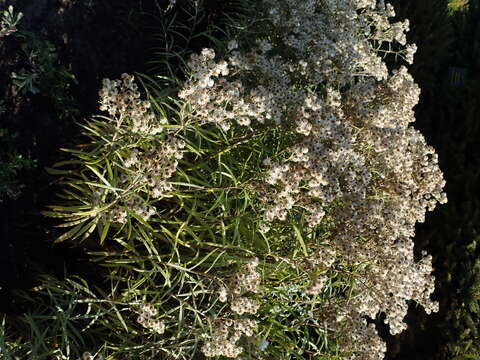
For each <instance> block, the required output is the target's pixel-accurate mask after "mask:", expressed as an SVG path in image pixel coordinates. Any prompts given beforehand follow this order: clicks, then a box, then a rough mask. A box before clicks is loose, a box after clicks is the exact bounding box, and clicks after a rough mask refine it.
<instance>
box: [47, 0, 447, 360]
mask: <svg viewBox="0 0 480 360" xmlns="http://www.w3.org/2000/svg"><path fill="white" fill-rule="evenodd" d="M249 6H250V8H251V11H252V12H251V14H250V15H249V16H246V17H245V18H244V19H243V20H238V23H234V24H233V27H232V28H235V29H243V30H242V31H238V30H235V31H233V32H232V33H230V37H229V38H228V39H227V40H226V41H225V44H224V46H223V48H220V49H217V51H216V50H214V49H211V48H206V49H203V50H202V51H201V52H200V54H194V55H192V56H191V57H190V59H189V60H188V61H187V63H186V69H185V70H186V80H185V82H184V83H183V84H182V86H181V87H180V88H179V89H178V92H177V97H175V98H172V97H165V96H164V97H160V98H157V99H156V100H155V99H154V97H153V96H149V97H148V100H140V98H141V95H140V93H139V92H138V89H137V86H136V85H135V83H134V80H133V77H131V76H129V75H124V76H123V78H122V80H113V81H112V80H105V81H104V84H103V88H102V90H101V91H100V105H101V110H102V111H105V112H107V113H108V116H104V117H101V118H100V117H99V118H97V119H96V120H95V121H92V122H90V123H89V124H87V125H86V126H85V127H84V128H85V129H86V130H87V133H88V136H89V139H90V140H91V141H90V142H89V143H88V144H86V145H84V148H85V149H88V152H87V151H85V150H81V149H80V150H74V151H71V152H73V153H74V154H76V156H77V158H78V159H77V160H75V161H73V162H67V163H62V164H60V165H58V166H57V167H61V166H63V165H69V166H78V164H79V163H80V164H81V166H80V170H79V173H76V174H74V172H73V171H72V170H58V169H54V170H55V171H57V172H58V171H60V172H61V173H62V174H63V175H68V176H70V177H71V181H69V182H68V183H67V185H68V186H70V187H71V189H69V190H67V191H66V192H65V194H64V197H67V198H70V199H75V200H76V201H77V203H76V204H75V205H74V206H70V207H65V206H64V207H62V206H52V211H51V212H47V215H50V216H58V217H63V218H66V220H67V222H65V223H64V224H62V226H66V227H73V228H72V229H71V230H69V231H68V232H67V233H65V234H63V235H62V236H61V237H60V240H65V239H72V238H73V239H76V238H86V237H88V236H90V234H92V232H93V231H94V230H95V229H97V230H98V238H99V239H100V243H103V242H104V241H109V243H115V244H118V245H117V246H120V247H121V250H122V251H116V252H113V253H107V254H106V253H104V252H103V253H101V256H103V257H104V258H102V259H103V261H106V263H107V264H108V267H109V269H110V270H109V271H110V272H109V277H110V279H111V280H112V282H115V286H113V288H112V289H113V290H112V295H111V296H112V298H115V299H117V294H115V292H119V293H121V295H120V298H121V299H122V300H121V301H120V300H115V301H118V302H119V303H120V304H122V305H125V304H130V303H131V302H132V301H138V297H140V295H141V296H142V300H141V301H142V303H143V304H146V303H149V304H153V303H155V304H156V305H155V306H158V308H159V309H162V311H163V312H162V314H161V316H159V317H158V318H157V315H160V312H158V314H157V310H155V311H153V310H152V309H153V308H151V306H150V305H143V306H142V307H141V309H140V310H138V309H137V310H135V309H134V310H132V311H133V312H135V311H136V313H137V314H138V316H137V321H136V322H135V321H133V324H132V327H134V328H136V329H138V327H139V326H138V325H141V328H142V331H146V332H150V336H151V337H150V338H149V341H148V343H143V344H142V345H141V346H140V347H138V349H141V351H145V352H146V351H150V350H151V351H154V350H153V349H156V350H155V351H157V352H155V354H157V353H159V354H163V355H165V356H176V357H178V358H184V359H189V358H193V357H194V356H197V355H198V354H197V353H201V354H203V355H201V356H206V357H216V356H223V357H226V358H237V359H241V358H242V357H247V358H248V357H249V356H251V357H254V358H259V359H269V358H274V357H278V358H281V359H289V358H295V357H297V358H299V357H301V356H309V357H310V358H320V357H321V358H325V359H328V358H331V359H338V358H345V359H362V360H370V359H372V360H373V359H382V358H383V356H384V353H385V351H386V345H385V343H384V342H383V340H382V339H381V338H380V337H379V335H378V333H377V330H376V328H375V325H374V324H373V323H372V320H374V319H375V318H376V317H377V315H379V314H381V313H384V314H385V323H386V324H388V326H389V330H390V333H391V334H398V333H401V332H402V331H403V330H404V329H405V328H406V326H407V324H406V323H405V322H404V321H403V320H404V317H405V315H406V312H407V302H408V301H411V300H413V301H415V302H416V303H418V304H420V305H422V306H423V307H424V309H425V310H426V311H427V312H434V311H437V310H438V303H437V302H435V301H432V299H431V298H430V295H431V294H432V292H433V290H434V278H433V276H432V262H431V256H427V255H426V254H423V255H422V258H421V259H419V260H416V259H414V256H413V247H414V244H413V236H414V229H415V224H416V223H417V222H422V221H424V220H425V213H426V211H427V210H429V211H431V210H433V209H434V208H435V206H436V204H437V203H444V202H446V195H445V194H444V193H443V192H442V190H443V187H444V185H445V182H444V180H443V176H442V173H441V171H440V169H439V167H438V159H437V156H436V153H435V151H434V149H433V148H431V147H429V146H428V145H427V144H426V142H425V139H424V138H423V136H422V135H421V133H420V132H419V131H417V130H416V129H414V128H413V127H412V125H411V123H412V122H413V121H414V120H415V119H414V112H413V107H414V106H415V105H416V103H417V102H418V98H419V94H420V90H419V88H418V86H417V85H416V84H415V83H414V81H413V79H412V77H411V76H410V75H409V73H408V70H407V68H406V67H405V66H404V65H400V66H399V67H398V68H396V69H388V68H387V66H386V64H385V63H384V62H383V60H382V57H383V56H385V55H386V54H388V53H390V52H394V53H395V54H396V55H397V56H399V57H400V58H403V59H404V61H406V63H411V62H412V61H413V54H414V52H415V49H416V47H415V45H413V44H407V43H406V35H405V33H406V31H408V26H409V24H408V20H405V21H401V22H396V23H392V22H391V21H390V18H392V17H393V16H394V15H395V13H394V9H393V7H392V6H391V5H389V4H385V3H384V2H383V1H381V0H378V1H376V0H305V1H302V2H296V1H293V0H281V1H272V0H262V1H254V2H253V1H252V2H250V3H249ZM242 21H243V22H242ZM392 46H393V47H394V48H395V49H397V50H395V51H394V50H392ZM147 90H148V89H147ZM149 101H150V102H151V104H153V105H154V106H152V105H151V104H150V102H149ZM159 104H163V105H164V106H162V105H159ZM167 118H168V120H166V119H167ZM77 170H78V168H77ZM109 228H113V229H114V232H112V231H110V230H109ZM108 234H112V235H108ZM97 255H98V254H97ZM112 264H115V265H112ZM119 274H122V275H119ZM147 279H148V280H147ZM125 289H127V290H125ZM132 289H134V290H132ZM125 307H126V308H128V309H130V307H129V306H127V305H125ZM132 311H131V312H132ZM180 324H181V326H180ZM118 331H119V333H121V331H122V330H121V326H119V329H118ZM137 331H140V330H137ZM132 341H133V340H132ZM265 344H267V345H265ZM111 346H112V347H114V344H112V345H111ZM159 349H160V350H159ZM139 351H140V350H139ZM173 354H175V355H173Z"/></svg>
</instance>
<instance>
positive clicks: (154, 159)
mask: <svg viewBox="0 0 480 360" xmlns="http://www.w3.org/2000/svg"><path fill="white" fill-rule="evenodd" d="M184 147H185V141H183V140H180V139H177V138H175V137H173V136H170V137H168V138H166V139H165V140H163V141H162V142H161V143H160V144H159V145H158V146H156V147H153V148H151V149H148V150H146V151H143V152H140V151H139V150H137V149H133V150H132V151H131V152H130V155H129V157H128V158H127V159H125V161H124V165H125V167H127V168H128V169H129V170H130V171H129V172H128V173H127V175H123V176H122V177H121V178H120V184H127V183H128V184H132V183H133V184H145V185H146V186H147V187H148V188H149V189H150V191H151V194H152V197H153V198H154V199H158V198H160V197H161V196H162V195H163V194H164V193H165V192H168V191H172V189H173V186H172V185H171V184H170V183H169V182H168V179H170V178H171V177H172V175H173V174H174V173H175V171H176V170H177V166H178V160H180V159H182V158H183V152H182V149H183V148H184Z"/></svg>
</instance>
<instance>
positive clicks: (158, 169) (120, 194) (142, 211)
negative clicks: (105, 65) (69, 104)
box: [93, 74, 186, 224]
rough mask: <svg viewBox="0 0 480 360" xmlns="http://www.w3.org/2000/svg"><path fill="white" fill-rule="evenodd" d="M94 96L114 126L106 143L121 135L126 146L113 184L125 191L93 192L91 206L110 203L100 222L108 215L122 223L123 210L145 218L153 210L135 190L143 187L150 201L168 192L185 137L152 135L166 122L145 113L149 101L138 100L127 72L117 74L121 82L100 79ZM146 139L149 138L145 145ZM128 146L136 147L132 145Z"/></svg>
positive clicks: (115, 139) (157, 132) (107, 217)
mask: <svg viewBox="0 0 480 360" xmlns="http://www.w3.org/2000/svg"><path fill="white" fill-rule="evenodd" d="M99 95H100V109H101V110H103V111H106V112H108V114H109V116H110V121H111V122H112V123H113V125H114V129H112V130H111V131H112V133H111V134H109V135H110V141H111V143H112V144H113V143H115V141H118V140H119V139H120V138H122V137H126V138H128V140H127V143H128V144H129V146H128V149H127V150H122V151H126V154H125V155H123V156H124V158H123V159H122V162H123V164H122V165H123V167H124V168H123V169H122V171H120V172H119V176H118V181H117V184H115V186H116V187H117V188H119V189H122V190H124V191H122V190H119V191H117V192H115V193H112V194H113V195H112V196H114V198H112V197H111V196H110V197H108V198H106V197H104V198H103V199H102V196H99V195H98V194H94V195H93V197H94V199H93V202H94V204H95V205H96V206H105V205H106V203H108V202H112V201H115V204H114V205H113V206H110V207H109V208H108V210H107V211H106V213H105V214H102V218H103V221H105V220H107V219H108V221H112V222H116V223H119V224H126V223H127V221H128V212H127V209H128V210H129V211H130V212H132V213H134V214H135V215H137V216H139V217H141V218H142V219H143V220H145V221H147V220H148V219H149V218H150V217H151V216H153V215H154V214H155V213H156V210H155V207H153V206H151V205H148V204H147V201H145V199H144V198H143V197H142V196H141V194H139V193H138V191H137V190H139V191H148V193H149V195H150V196H151V198H153V199H159V198H162V197H163V196H165V195H166V193H168V192H170V191H172V190H173V186H172V184H171V183H170V181H169V179H170V178H171V177H172V176H173V175H174V173H175V172H176V170H177V166H178V160H180V159H182V158H183V149H184V147H185V145H186V144H185V141H184V140H182V139H178V138H177V137H175V136H173V135H170V134H166V135H165V137H164V139H162V140H160V139H158V138H156V137H152V136H154V135H157V134H159V133H161V132H162V131H163V127H164V125H166V124H167V123H168V121H167V119H165V118H161V119H160V120H157V119H156V117H155V115H154V113H153V112H152V111H150V102H149V101H142V100H140V92H139V91H138V87H137V85H136V84H135V83H134V77H133V76H132V75H128V74H122V80H110V79H104V80H103V87H102V89H101V90H100V92H99ZM132 137H133V138H134V139H133V140H132ZM107 138H108V137H107ZM145 139H148V141H147V145H145V141H144V140H145ZM132 144H134V145H135V146H134V147H132Z"/></svg>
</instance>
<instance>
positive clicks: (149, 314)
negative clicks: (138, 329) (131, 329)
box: [137, 304, 165, 334]
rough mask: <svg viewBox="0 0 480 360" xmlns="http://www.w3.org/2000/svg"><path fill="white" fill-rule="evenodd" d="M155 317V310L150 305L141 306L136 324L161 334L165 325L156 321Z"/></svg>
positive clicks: (156, 312) (156, 313)
mask: <svg viewBox="0 0 480 360" xmlns="http://www.w3.org/2000/svg"><path fill="white" fill-rule="evenodd" d="M157 315H158V311H157V309H155V308H154V307H153V306H152V305H151V304H142V305H141V307H140V313H139V315H138V317H137V322H138V323H139V324H140V325H142V326H143V327H145V328H147V329H150V330H152V331H153V332H155V333H157V334H163V333H164V332H165V324H164V323H163V321H160V320H158V319H156V317H157Z"/></svg>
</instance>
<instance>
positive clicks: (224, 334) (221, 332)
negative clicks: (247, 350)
mask: <svg viewBox="0 0 480 360" xmlns="http://www.w3.org/2000/svg"><path fill="white" fill-rule="evenodd" d="M257 326H258V324H257V321H255V320H252V319H248V318H244V319H238V320H232V319H228V320H221V321H218V322H217V324H216V326H215V328H214V329H213V331H212V339H211V340H210V341H208V342H206V343H205V344H204V345H203V346H202V352H203V354H204V355H205V356H207V357H215V356H226V357H229V358H237V357H238V356H239V355H240V354H241V353H242V352H243V347H241V346H238V345H237V342H238V341H239V340H240V338H241V336H242V335H243V334H244V335H245V336H253V334H254V330H255V329H256V328H257Z"/></svg>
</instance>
